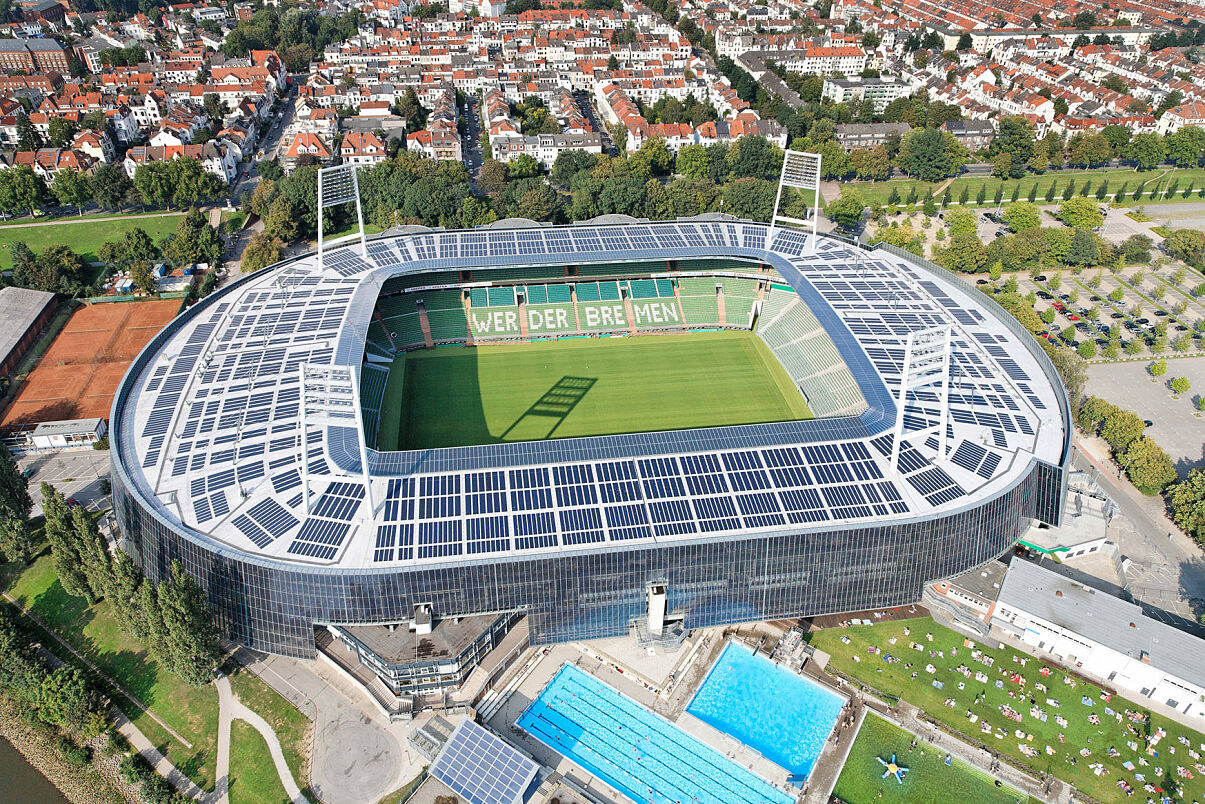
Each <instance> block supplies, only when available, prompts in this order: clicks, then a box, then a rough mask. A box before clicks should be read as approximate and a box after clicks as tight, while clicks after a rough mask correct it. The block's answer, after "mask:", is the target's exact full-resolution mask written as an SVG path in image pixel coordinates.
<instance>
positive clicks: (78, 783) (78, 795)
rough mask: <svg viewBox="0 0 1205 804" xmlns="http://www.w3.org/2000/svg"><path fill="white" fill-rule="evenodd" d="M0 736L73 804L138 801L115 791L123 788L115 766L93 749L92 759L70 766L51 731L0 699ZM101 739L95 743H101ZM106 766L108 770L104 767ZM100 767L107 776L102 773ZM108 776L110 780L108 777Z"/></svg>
mask: <svg viewBox="0 0 1205 804" xmlns="http://www.w3.org/2000/svg"><path fill="white" fill-rule="evenodd" d="M0 736H2V737H4V739H6V740H8V742H9V743H11V744H12V746H13V748H15V749H16V750H17V752H18V753H20V754H21V756H23V757H25V759H26V761H28V762H29V764H30V765H32V766H33V767H34V768H35V769H37V771H38V772H39V773H41V774H42V775H43V776H45V777H46V779H47V780H48V781H49V782H50V783H51V784H52V785H54V786H55V787H56V788H58V790H59V792H60V793H62V794H63V797H64V798H66V799H67V800H68V801H71V802H74V804H94V803H95V804H127V802H137V801H138V800H139V799H138V796H137V794H136V793H134V791H133V790H130V791H129V793H128V794H127V795H123V794H122V793H121V792H119V791H118V788H117V785H122V786H123V787H128V786H127V785H123V784H122V782H121V781H120V780H119V779H118V778H117V764H116V761H115V760H114V759H111V758H109V757H105V756H104V755H103V754H101V753H99V752H97V751H96V750H95V749H94V750H93V757H94V758H93V759H92V760H91V761H89V762H86V763H84V764H83V765H77V764H74V763H72V762H71V761H70V760H69V759H67V758H66V757H64V756H63V755H62V753H61V752H60V751H59V750H58V748H57V746H56V742H57V740H58V737H57V735H55V734H54V733H53V732H52V731H51V730H50V729H48V728H46V727H37V726H33V725H31V724H30V723H29V722H28V721H27V720H26V719H25V718H24V717H22V714H21V710H20V709H18V708H17V707H15V706H13V705H12V704H11V703H9V702H8V701H5V700H2V699H0ZM103 739H104V738H100V739H99V740H97V741H96V742H98V743H99V742H102V741H103ZM106 766H108V767H106ZM102 768H105V770H107V771H108V773H103V774H102V770H101V769H102ZM109 774H111V775H112V778H111V779H110V778H107V777H108V776H109Z"/></svg>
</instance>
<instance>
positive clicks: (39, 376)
mask: <svg viewBox="0 0 1205 804" xmlns="http://www.w3.org/2000/svg"><path fill="white" fill-rule="evenodd" d="M179 309H180V300H179V299H163V300H156V301H144V302H132V303H126V304H93V305H90V306H88V307H82V308H80V309H79V310H77V311H76V312H75V313H74V314H73V315H72V316H71V319H70V320H69V321H68V322H67V326H65V327H64V328H63V331H62V332H60V333H59V335H58V337H56V338H55V339H54V342H53V343H51V344H50V348H49V349H47V350H46V354H45V355H43V356H42V359H41V361H39V362H38V365H37V368H35V369H34V370H33V372H32V373H31V374H30V375H29V378H28V379H27V380H26V381H25V382H24V383H22V385H21V388H20V389H19V391H18V392H17V398H16V399H15V400H13V403H12V404H11V405H9V406H8V409H7V410H5V411H4V418H3V419H2V420H0V427H11V426H13V425H21V424H30V423H34V422H45V421H56V420H59V419H93V418H99V419H108V418H109V411H110V409H111V408H112V406H113V394H114V393H115V392H116V391H117V385H118V384H119V383H120V382H121V378H122V377H123V376H124V375H125V371H126V368H127V367H128V366H129V365H130V363H131V361H133V359H134V358H135V357H136V356H137V355H138V353H139V352H140V351H141V350H142V347H143V346H145V345H146V344H147V342H148V341H150V339H151V338H153V337H155V335H156V334H157V333H158V332H159V330H161V329H163V326H164V325H165V324H166V323H167V322H168V321H171V320H172V319H173V318H175V316H176V311H177V310H179Z"/></svg>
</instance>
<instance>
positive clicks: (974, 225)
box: [945, 209, 979, 235]
mask: <svg viewBox="0 0 1205 804" xmlns="http://www.w3.org/2000/svg"><path fill="white" fill-rule="evenodd" d="M945 220H946V228H948V229H949V230H950V234H951V235H957V234H975V232H976V231H977V230H978V228H979V221H978V217H977V216H976V214H975V213H974V212H972V211H971V210H969V209H952V210H950V211H949V212H947V213H946V219H945Z"/></svg>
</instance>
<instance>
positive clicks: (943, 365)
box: [890, 324, 953, 474]
mask: <svg viewBox="0 0 1205 804" xmlns="http://www.w3.org/2000/svg"><path fill="white" fill-rule="evenodd" d="M952 337H953V327H951V326H949V325H948V324H947V325H946V326H943V327H933V328H932V329H923V330H917V331H915V332H910V333H908V342H907V344H906V345H905V347H904V364H903V371H902V373H901V376H900V392H899V397H898V398H897V399H896V408H895V427H894V429H893V430H892V435H893V438H892V440H891V458H890V464H891V471H892V473H893V474H898V473H899V463H900V444H901V442H902V441H903V439H904V406H905V405H907V403H908V392H909V391H915V390H917V389H919V388H934V387H936V386H938V385H940V386H941V387H940V390H939V391H938V398H937V401H938V413H937V423H936V424H932V425H929V426H928V427H924V428H921V429H920V430H914V431H909V435H926V434H928V433H936V434H937V459H938V460H939V461H944V460H945V458H946V429H947V425H948V423H949V420H950V347H951V341H952Z"/></svg>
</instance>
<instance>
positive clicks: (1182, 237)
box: [0, 173, 1205, 265]
mask: <svg viewBox="0 0 1205 804" xmlns="http://www.w3.org/2000/svg"><path fill="white" fill-rule="evenodd" d="M3 175H4V174H3V173H0V176H3ZM1163 245H1164V246H1165V247H1166V248H1167V251H1168V253H1169V254H1171V255H1172V256H1173V257H1175V258H1176V259H1178V260H1183V261H1184V262H1186V263H1188V264H1189V265H1199V264H1201V262H1202V258H1203V257H1205V232H1201V231H1200V230H1199V229H1176V230H1175V231H1173V232H1172V233H1171V234H1170V235H1168V236H1167V238H1166V239H1165V240H1164V241H1163Z"/></svg>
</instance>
